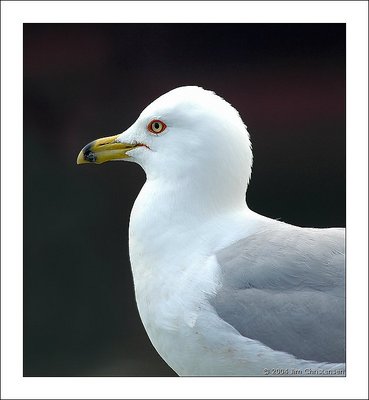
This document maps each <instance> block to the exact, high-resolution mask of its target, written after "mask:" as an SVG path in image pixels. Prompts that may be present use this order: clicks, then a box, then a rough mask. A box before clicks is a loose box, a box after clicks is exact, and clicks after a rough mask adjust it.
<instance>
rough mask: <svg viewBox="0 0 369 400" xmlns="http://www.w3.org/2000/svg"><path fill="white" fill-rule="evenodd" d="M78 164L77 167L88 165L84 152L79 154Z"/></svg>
mask: <svg viewBox="0 0 369 400" xmlns="http://www.w3.org/2000/svg"><path fill="white" fill-rule="evenodd" d="M76 162H77V165H79V164H86V163H87V161H86V160H85V157H84V155H83V151H82V150H81V151H80V152H79V154H78V157H77V161H76Z"/></svg>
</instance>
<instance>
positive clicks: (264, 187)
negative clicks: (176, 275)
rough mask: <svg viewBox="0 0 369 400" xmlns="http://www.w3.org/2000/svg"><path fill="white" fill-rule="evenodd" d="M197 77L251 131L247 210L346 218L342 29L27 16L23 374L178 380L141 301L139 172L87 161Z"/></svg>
mask: <svg viewBox="0 0 369 400" xmlns="http://www.w3.org/2000/svg"><path fill="white" fill-rule="evenodd" d="M193 84H194V85H199V86H203V87H205V88H207V89H211V90H214V91H215V92H216V93H218V94H219V95H221V96H222V97H224V98H225V99H226V100H228V101H229V102H230V103H231V104H233V106H235V107H236V108H237V109H238V110H239V112H240V114H241V116H242V118H243V119H244V121H245V123H246V124H247V126H248V130H249V132H250V135H251V140H252V143H253V150H254V157H255V158H254V168H253V174H252V179H251V184H250V187H249V190H248V195H247V199H248V204H249V206H250V208H251V209H253V210H254V211H256V212H259V213H261V214H264V215H267V216H270V217H272V218H280V219H281V220H283V221H286V222H289V223H293V224H296V225H301V226H314V227H329V226H344V225H345V25H344V24H233V25H228V24H173V25H172V24H25V25H24V375H25V376H174V375H175V374H174V373H173V372H172V371H171V370H170V368H169V367H167V365H166V364H165V363H164V361H162V360H161V358H160V357H159V356H158V355H157V353H156V351H155V350H154V348H153V347H152V345H151V344H150V342H149V339H148V338H147V336H146V333H145V331H144V328H143V326H142V324H141V322H140V319H139V316H138V312H137V309H136V304H135V300H134V292H133V283H132V276H131V271H130V265H129V257H128V242H127V231H128V222H129V214H130V210H131V207H132V204H133V202H134V200H135V198H136V196H137V194H138V192H139V190H140V188H141V186H142V185H143V183H144V181H145V175H144V173H143V171H142V170H141V169H140V167H139V166H138V165H135V164H132V163H124V164H123V163H107V164H103V165H100V166H95V165H87V166H86V165H83V166H77V165H76V157H77V154H78V152H79V150H80V149H81V148H82V147H83V146H84V145H85V144H86V143H88V142H90V141H91V140H92V139H95V138H98V137H102V136H109V135H113V134H117V133H120V132H122V131H123V130H124V129H126V128H127V127H129V126H130V125H131V124H132V123H133V122H134V121H135V119H136V118H137V116H138V114H139V113H140V112H141V110H142V109H143V108H144V107H145V106H146V105H148V104H149V103H150V102H151V101H152V100H154V99H155V98H157V97H158V96H159V95H161V94H163V93H164V92H166V91H168V90H170V89H173V88H175V87H177V86H181V85H193Z"/></svg>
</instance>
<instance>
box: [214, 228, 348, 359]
mask: <svg viewBox="0 0 369 400" xmlns="http://www.w3.org/2000/svg"><path fill="white" fill-rule="evenodd" d="M271 226H272V227H271V228H269V229H266V230H264V231H262V232H259V233H257V234H254V235H251V236H249V237H247V238H245V239H242V240H240V241H238V242H237V243H234V244H233V245H231V246H230V247H227V248H225V249H223V250H221V251H220V252H218V253H217V254H216V256H217V260H218V263H219V265H220V267H221V272H222V278H221V279H222V287H221V288H220V289H219V291H218V292H217V293H216V295H215V297H214V298H213V299H212V300H211V303H212V305H213V306H214V308H215V310H216V312H217V313H218V315H219V316H220V317H221V318H222V319H223V320H225V321H226V322H228V323H229V324H230V325H232V326H233V327H234V328H236V329H237V330H238V331H239V332H240V333H241V334H242V335H243V336H246V337H248V338H251V339H255V340H258V341H260V342H262V343H263V344H265V345H267V346H268V347H270V348H272V349H274V350H279V351H284V352H287V353H289V354H292V355H294V356H295V357H297V358H301V359H304V360H313V361H319V362H332V363H341V362H345V288H344V284H345V277H344V275H345V261H344V229H339V228H331V229H313V228H299V227H295V226H292V225H288V224H284V223H281V222H278V223H276V224H271Z"/></svg>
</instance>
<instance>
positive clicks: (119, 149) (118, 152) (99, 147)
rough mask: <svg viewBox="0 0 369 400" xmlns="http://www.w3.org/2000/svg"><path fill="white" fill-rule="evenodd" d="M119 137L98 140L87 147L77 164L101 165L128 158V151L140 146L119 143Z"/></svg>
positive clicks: (81, 152) (79, 156)
mask: <svg viewBox="0 0 369 400" xmlns="http://www.w3.org/2000/svg"><path fill="white" fill-rule="evenodd" d="M118 136H119V135H115V136H109V137H105V138H101V139H97V140H94V141H93V142H91V143H89V144H88V145H86V146H85V147H84V148H83V149H82V150H81V151H80V152H79V154H78V157H77V164H88V163H94V164H101V163H104V162H106V161H111V160H121V159H122V158H128V157H129V156H128V155H127V154H126V153H127V151H129V150H132V149H134V148H135V147H137V146H139V144H138V143H137V144H131V143H122V142H118V141H117V138H118Z"/></svg>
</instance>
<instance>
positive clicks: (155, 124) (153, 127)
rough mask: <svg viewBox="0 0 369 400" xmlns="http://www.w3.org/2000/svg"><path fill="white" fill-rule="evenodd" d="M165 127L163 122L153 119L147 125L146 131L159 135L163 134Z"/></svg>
mask: <svg viewBox="0 0 369 400" xmlns="http://www.w3.org/2000/svg"><path fill="white" fill-rule="evenodd" d="M166 127H167V126H166V125H165V124H164V122H163V121H160V120H159V119H154V120H153V121H151V122H150V123H149V125H147V129H148V130H149V131H150V132H151V133H153V134H154V135H159V133H161V132H163V131H164V130H165V128H166Z"/></svg>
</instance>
